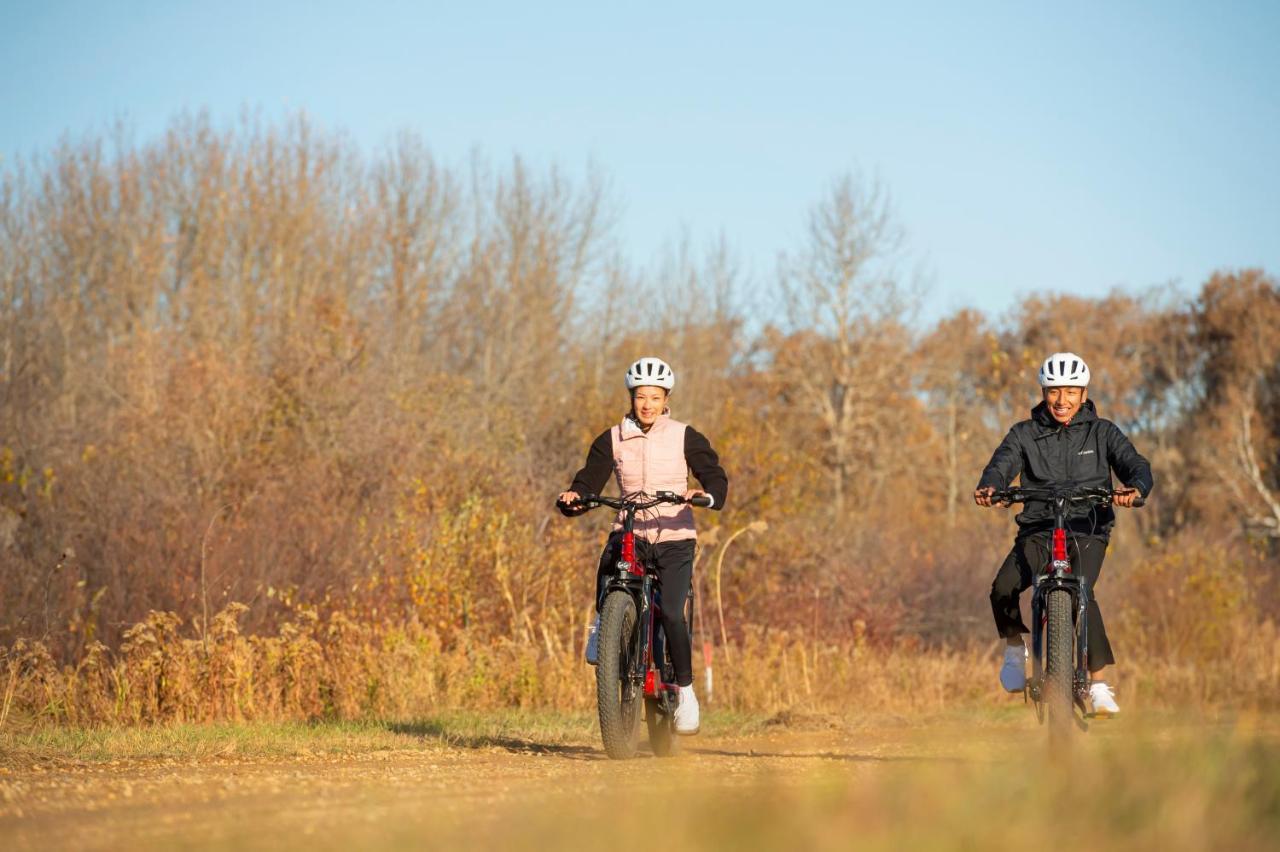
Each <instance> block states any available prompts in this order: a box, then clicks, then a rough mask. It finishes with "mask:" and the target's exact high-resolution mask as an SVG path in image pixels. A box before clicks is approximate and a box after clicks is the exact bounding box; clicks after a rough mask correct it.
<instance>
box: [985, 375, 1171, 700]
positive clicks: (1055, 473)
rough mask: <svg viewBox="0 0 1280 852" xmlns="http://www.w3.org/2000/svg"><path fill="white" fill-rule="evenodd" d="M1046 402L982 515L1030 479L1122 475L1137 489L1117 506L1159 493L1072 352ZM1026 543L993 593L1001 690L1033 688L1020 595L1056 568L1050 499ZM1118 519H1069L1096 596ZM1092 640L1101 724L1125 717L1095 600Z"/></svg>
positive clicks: (1048, 378)
mask: <svg viewBox="0 0 1280 852" xmlns="http://www.w3.org/2000/svg"><path fill="white" fill-rule="evenodd" d="M1039 379H1040V387H1041V389H1042V394H1043V399H1042V400H1041V402H1040V403H1039V404H1038V405H1037V406H1036V407H1035V408H1033V409H1032V410H1031V418H1030V419H1029V420H1023V421H1021V422H1019V423H1016V424H1014V426H1013V428H1012V429H1010V430H1009V434H1007V435H1006V436H1005V438H1004V440H1003V441H1002V442H1001V443H1000V446H999V447H997V448H996V451H995V453H994V454H993V455H992V456H991V461H990V462H989V463H988V464H987V466H986V468H985V469H984V470H983V471H982V478H981V479H980V480H979V482H978V487H977V489H976V490H975V491H974V492H973V498H974V501H975V502H976V503H977V504H978V505H979V506H991V505H994V501H993V499H992V495H993V494H994V493H995V492H996V491H997V490H1004V489H1006V488H1008V487H1009V485H1010V484H1011V483H1012V481H1013V479H1014V478H1015V477H1018V476H1019V475H1020V476H1021V477H1022V485H1023V486H1025V487H1028V488H1045V487H1053V486H1066V485H1077V486H1081V487H1092V486H1096V487H1106V488H1108V489H1109V488H1111V484H1112V483H1111V472H1112V471H1113V470H1114V471H1115V472H1116V474H1117V475H1118V476H1119V477H1120V480H1121V481H1122V482H1123V483H1124V485H1125V486H1126V487H1127V488H1128V489H1129V491H1128V492H1127V493H1120V494H1117V495H1116V497H1115V499H1114V503H1115V505H1117V506H1123V507H1126V508H1128V507H1131V506H1134V505H1138V504H1141V502H1142V501H1144V500H1145V499H1146V497H1147V495H1148V494H1150V493H1151V489H1152V487H1153V485H1154V480H1153V479H1152V477H1151V465H1150V464H1149V463H1148V462H1147V460H1146V459H1145V458H1144V457H1143V456H1142V455H1141V454H1139V453H1138V451H1137V450H1135V449H1134V447H1133V444H1132V443H1131V442H1130V441H1129V439H1128V438H1127V437H1126V436H1125V434H1124V433H1123V432H1122V431H1120V427H1118V426H1116V424H1114V423H1112V422H1111V421H1110V420H1103V419H1102V418H1100V417H1098V415H1097V411H1096V409H1095V408H1094V404H1093V401H1092V400H1090V399H1089V390H1088V388H1089V367H1088V365H1086V364H1085V362H1084V359H1082V358H1080V357H1079V356H1077V355H1074V354H1072V353H1070V352H1059V353H1055V354H1053V355H1050V356H1049V357H1048V358H1047V359H1046V360H1045V362H1044V364H1043V365H1042V366H1041V367H1040V375H1039ZM1017 522H1018V534H1017V537H1016V538H1015V539H1014V543H1013V549H1012V550H1010V551H1009V555H1008V556H1007V557H1006V558H1005V560H1004V563H1003V564H1002V565H1001V566H1000V569H999V571H997V572H996V577H995V580H994V581H993V582H992V584H991V610H992V614H993V615H994V616H995V622H996V630H997V631H999V633H1000V636H1001V637H1003V638H1004V639H1005V642H1006V647H1005V653H1004V662H1003V664H1002V666H1001V668H1000V684H1001V685H1002V686H1003V687H1004V688H1005V689H1006V690H1008V691H1009V692H1021V691H1022V690H1023V688H1024V687H1025V686H1026V682H1027V673H1026V659H1027V649H1026V644H1025V642H1024V641H1023V639H1022V634H1024V633H1027V632H1029V631H1028V630H1027V627H1026V625H1025V624H1023V622H1022V613H1021V610H1020V608H1019V606H1018V598H1019V596H1020V595H1021V594H1022V593H1023V592H1024V591H1026V590H1027V589H1028V588H1030V587H1031V585H1032V579H1033V577H1034V575H1035V573H1036V572H1037V571H1039V570H1041V569H1042V568H1043V567H1044V566H1045V564H1046V563H1047V561H1048V556H1047V555H1048V554H1049V552H1050V544H1049V533H1050V530H1051V529H1052V527H1053V511H1052V509H1051V507H1050V506H1049V503H1048V501H1046V500H1031V501H1028V502H1027V504H1026V506H1025V508H1024V509H1023V511H1022V512H1021V513H1019V514H1018V517H1017ZM1114 524H1115V513H1114V512H1112V511H1111V507H1110V506H1103V507H1100V508H1089V507H1087V506H1081V507H1080V508H1078V509H1076V510H1074V511H1073V512H1072V513H1071V515H1069V516H1068V518H1067V532H1068V535H1069V538H1070V542H1071V544H1070V550H1071V553H1070V557H1071V564H1072V566H1078V570H1079V572H1080V573H1081V575H1083V576H1084V578H1085V579H1086V580H1087V581H1088V584H1089V588H1090V589H1093V588H1095V587H1096V586H1097V583H1098V575H1099V574H1100V573H1101V571H1102V561H1103V559H1104V558H1105V557H1106V553H1107V543H1108V541H1109V539H1110V535H1111V527H1112V526H1113V525H1114ZM1086 628H1087V630H1088V635H1089V648H1088V650H1089V654H1088V667H1089V672H1090V686H1089V698H1090V700H1091V702H1092V704H1093V711H1094V713H1095V714H1096V715H1099V716H1114V715H1116V714H1118V713H1119V712H1120V707H1119V706H1118V705H1117V704H1116V700H1115V694H1114V692H1113V691H1112V689H1111V687H1110V686H1108V685H1107V683H1106V680H1105V678H1104V676H1103V670H1104V669H1105V668H1106V667H1107V666H1109V665H1112V664H1113V663H1114V662H1115V657H1114V656H1113V654H1112V651H1111V644H1110V643H1109V642H1108V641H1107V634H1106V630H1105V629H1104V627H1103V624H1102V612H1101V610H1100V609H1099V608H1098V603H1097V599H1096V597H1093V596H1090V599H1089V606H1088V611H1087V614H1086Z"/></svg>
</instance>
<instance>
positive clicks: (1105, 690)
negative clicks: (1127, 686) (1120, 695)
mask: <svg viewBox="0 0 1280 852" xmlns="http://www.w3.org/2000/svg"><path fill="white" fill-rule="evenodd" d="M1089 701H1090V703H1092V704H1093V715H1095V716H1119V715H1120V705H1119V704H1116V694H1115V693H1114V692H1112V691H1111V687H1109V686H1107V685H1106V684H1105V683H1104V682H1102V681H1100V680H1095V681H1094V682H1093V683H1091V684H1089Z"/></svg>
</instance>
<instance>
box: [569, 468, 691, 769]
mask: <svg viewBox="0 0 1280 852" xmlns="http://www.w3.org/2000/svg"><path fill="white" fill-rule="evenodd" d="M684 502H686V501H685V499H684V498H683V497H682V496H680V495H679V494H675V493H673V492H670V491H660V492H658V493H657V494H655V495H653V496H652V497H650V496H648V495H645V494H639V495H632V496H630V497H622V498H614V497H601V496H600V495H598V494H583V495H581V496H580V497H579V498H578V499H577V500H576V501H574V502H573V503H571V504H569V505H570V507H571V508H581V509H594V508H597V507H599V506H608V507H610V508H612V509H616V510H618V511H619V512H621V513H622V546H621V555H620V558H619V559H618V562H617V564H616V565H615V566H614V567H615V573H614V574H613V576H611V577H610V578H609V581H608V583H607V584H606V586H605V591H604V603H603V604H601V606H600V627H599V633H598V634H597V635H598V641H599V645H598V646H597V648H598V651H597V658H596V660H597V662H596V709H597V710H598V711H599V714H600V738H601V739H602V740H603V741H604V750H605V752H606V753H607V754H608V755H609V757H611V758H614V759H615V760H624V759H626V758H630V757H634V756H635V753H636V740H637V733H638V728H639V724H640V704H641V699H642V698H643V699H644V710H645V713H644V718H645V722H646V723H647V726H648V729H649V745H650V746H651V747H652V748H653V753H654V754H656V755H658V756H659V757H670V756H672V755H673V754H675V753H676V750H677V745H676V742H677V741H676V732H675V711H676V703H677V701H678V700H679V699H678V695H679V692H678V690H679V688H678V687H677V686H676V683H675V679H676V678H675V668H674V667H673V666H672V664H671V658H670V654H668V653H667V647H666V645H667V643H666V641H665V637H664V636H663V632H662V618H661V614H662V598H661V595H660V593H659V590H658V586H657V583H656V582H655V581H656V579H657V573H656V569H655V568H654V566H653V565H651V564H649V563H648V561H647V560H644V559H640V558H637V554H636V537H635V531H634V528H635V519H636V513H637V512H644V511H647V510H649V509H652V508H654V507H656V506H659V505H661V504H663V503H677V504H679V503H684ZM688 502H689V503H691V504H692V505H694V506H709V505H711V499H710V498H709V497H702V496H699V497H694V498H693V499H692V500H689V501H688ZM692 597H693V593H692V591H690V599H692ZM692 610H693V607H692V606H688V607H687V608H686V612H685V619H686V621H687V622H688V624H689V633H690V635H692V634H693V615H692Z"/></svg>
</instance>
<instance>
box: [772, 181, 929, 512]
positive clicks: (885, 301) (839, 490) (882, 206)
mask: <svg viewBox="0 0 1280 852" xmlns="http://www.w3.org/2000/svg"><path fill="white" fill-rule="evenodd" d="M901 245H902V232H901V230H900V229H899V227H898V226H897V224H896V223H895V222H894V219H893V214H892V208H891V205H890V202H889V199H888V196H887V194H886V192H885V191H884V189H883V188H882V187H881V186H880V185H879V184H877V183H870V184H867V183H865V182H863V181H860V180H857V179H855V178H854V177H852V176H845V177H844V178H842V179H840V180H839V181H837V182H836V183H835V185H834V186H833V187H832V189H831V191H830V192H829V193H828V195H827V197H826V198H825V199H824V200H823V201H822V202H821V203H819V204H818V205H817V206H815V207H814V208H813V210H812V212H811V213H810V216H809V228H808V234H807V245H806V246H805V249H804V250H803V251H802V252H801V254H800V255H799V256H798V257H796V258H794V259H791V258H786V257H784V258H783V259H782V264H781V266H782V271H781V290H782V295H783V300H784V308H785V315H786V319H787V332H786V333H785V334H775V336H774V341H773V345H772V350H773V356H774V359H775V362H776V367H777V380H778V381H779V382H780V383H781V384H782V386H783V390H782V392H783V394H784V396H785V397H786V398H788V399H790V400H793V401H794V404H795V405H796V406H798V408H799V410H800V411H801V412H803V413H804V414H805V415H806V416H810V417H814V418H816V419H817V421H818V423H819V424H820V427H821V434H822V445H821V447H818V448H815V450H816V451H817V452H818V453H819V454H820V455H821V458H822V463H823V464H825V465H826V467H827V469H828V471H829V477H830V482H831V488H832V493H833V498H834V506H835V511H836V513H837V515H843V514H844V512H845V509H846V501H847V488H848V484H849V482H850V481H851V480H852V479H853V478H854V475H855V474H857V475H858V477H859V478H860V479H861V480H863V481H865V482H868V483H869V484H871V485H872V486H875V485H877V484H879V483H882V482H884V481H885V479H886V478H887V477H888V476H889V475H890V472H891V461H890V459H889V455H891V454H890V453H888V452H887V450H888V448H889V446H890V444H891V443H892V441H893V440H894V439H895V438H896V434H895V432H896V430H895V418H896V417H897V416H899V415H900V414H901V411H902V407H903V406H904V405H906V404H907V403H906V397H907V395H908V393H909V382H908V379H907V377H906V376H905V375H904V371H903V369H902V365H903V363H904V360H905V357H906V355H907V352H908V351H909V340H908V336H907V333H906V330H905V326H904V320H905V318H906V316H907V313H908V311H909V309H910V308H911V307H912V305H913V301H912V298H911V295H910V293H909V292H908V290H907V288H905V287H904V286H903V285H902V284H901V283H900V282H899V280H898V269H897V261H898V260H899V253H900V249H901Z"/></svg>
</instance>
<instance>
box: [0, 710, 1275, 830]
mask: <svg viewBox="0 0 1280 852" xmlns="http://www.w3.org/2000/svg"><path fill="white" fill-rule="evenodd" d="M707 722H708V724H707V726H706V728H705V729H704V732H703V733H702V734H701V735H700V736H698V737H696V738H691V739H688V740H684V741H683V743H684V745H685V749H684V753H683V754H682V755H681V756H680V757H678V758H676V759H674V760H658V759H655V758H652V757H650V756H648V755H644V756H642V757H640V758H638V759H636V760H633V761H628V762H618V763H615V762H612V761H609V760H607V759H605V758H604V756H603V754H602V752H601V750H600V748H599V743H598V739H597V732H596V730H595V725H594V722H593V720H592V719H591V718H590V717H589V716H583V715H561V714H552V713H489V714H466V713H453V714H444V715H440V716H435V717H430V718H425V719H419V720H412V721H401V722H367V723H359V724H356V723H325V724H316V725H306V724H246V725H178V726H165V727H151V728H131V729H99V730H85V731H73V730H58V731H46V732H27V733H22V734H16V733H15V734H8V735H6V736H5V737H4V739H3V740H0V743H2V745H3V762H2V764H0V767H2V768H0V791H2V792H3V802H2V804H0V833H3V835H4V836H6V837H7V838H10V839H11V841H12V843H13V847H12V848H32V849H34V848H78V849H92V848H98V849H108V848H121V847H125V846H129V847H132V848H138V847H142V848H162V847H164V848H167V847H173V846H181V847H184V848H279V847H281V846H284V847H293V848H296V847H301V846H306V847H308V848H322V849H336V848H353V847H358V848H380V849H399V848H421V847H423V846H428V847H435V848H457V847H459V846H467V847H469V848H477V847H480V848H515V849H533V848H549V847H552V846H554V847H558V848H563V847H569V848H599V847H601V846H604V847H606V848H610V849H638V848H651V847H653V846H659V847H661V848H665V849H695V848H734V849H795V848H807V849H837V848H839V849H844V848H868V849H901V848H912V849H987V848H995V847H997V846H999V847H1005V848H1033V847H1037V846H1042V845H1058V846H1063V847H1066V846H1071V847H1079V848H1090V849H1153V850H1154V849H1161V850H1167V849H1227V848H1230V849H1272V848H1274V838H1275V837H1276V836H1277V831H1280V717H1276V716H1263V715H1253V714H1245V715H1236V716H1222V717H1216V718H1215V717H1205V716H1200V717H1196V718H1186V717H1177V716H1171V715H1162V716H1147V717H1139V716H1137V715H1134V716H1131V717H1128V718H1124V719H1120V720H1115V721H1113V722H1108V723H1098V724H1095V725H1094V726H1093V728H1092V730H1091V731H1090V732H1089V733H1088V734H1084V735H1082V736H1081V737H1080V738H1079V740H1078V742H1077V743H1076V746H1077V747H1076V748H1075V749H1073V750H1072V751H1071V753H1070V754H1067V755H1063V754H1050V753H1049V752H1048V750H1047V748H1046V746H1045V740H1044V731H1043V730H1042V729H1040V728H1038V727H1037V726H1036V725H1035V723H1034V720H1033V719H1032V718H1031V717H1030V714H1029V713H1026V712H1024V711H1023V710H1022V708H1021V707H1020V706H1018V707H1014V706H1012V705H1011V706H1010V707H1008V708H1007V709H1004V710H998V711H987V710H983V711H964V712H954V713H949V714H937V715H933V716H916V717H907V716H887V715H881V716H873V717H859V716H848V717H835V716H813V717H794V716H791V717H775V718H766V717H744V716H734V715H728V714H715V713H712V714H709V715H708V718H707ZM6 845H8V844H6Z"/></svg>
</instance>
